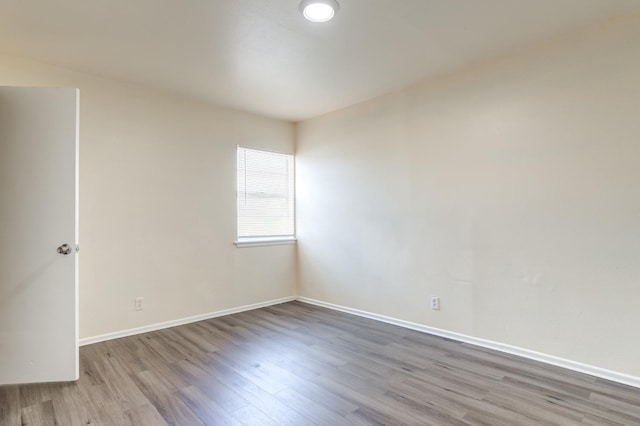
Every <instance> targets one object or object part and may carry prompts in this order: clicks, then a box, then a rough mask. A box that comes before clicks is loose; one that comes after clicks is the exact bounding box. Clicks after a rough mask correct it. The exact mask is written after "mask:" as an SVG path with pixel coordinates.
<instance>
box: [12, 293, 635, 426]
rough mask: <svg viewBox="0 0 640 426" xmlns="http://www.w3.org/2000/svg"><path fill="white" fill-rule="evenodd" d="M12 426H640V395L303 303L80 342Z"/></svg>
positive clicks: (26, 390) (21, 396) (22, 391)
mask: <svg viewBox="0 0 640 426" xmlns="http://www.w3.org/2000/svg"><path fill="white" fill-rule="evenodd" d="M80 366H81V372H80V379H79V380H78V381H77V382H74V383H54V384H41V385H24V386H4V387H0V425H2V426H5V425H7V426H14V425H34V426H35V425H48V424H57V425H70V426H73V425H143V424H144V425H164V424H167V425H199V424H206V425H232V426H233V425H236V426H237V425H296V426H300V425H375V424H381V425H403V424H409V425H461V426H464V425H491V426H496V425H508V426H514V425H540V424H543V425H563V426H565V425H567V426H568V425H618V426H620V425H625V426H626V425H628V426H631V425H635V426H638V425H640V390H639V389H636V388H633V387H629V386H624V385H621V384H619V383H612V382H608V381H606V380H603V379H599V378H595V377H591V376H587V375H584V374H580V373H576V372H573V371H568V370H564V369H562V368H559V367H554V366H550V365H546V364H542V363H539V362H536V361H532V360H528V359H522V358H518V357H516V356H512V355H508V354H504V353H500V352H495V351H492V350H490V349H486V348H480V347H476V346H473V345H469V344H465V343H461V342H456V341H452V340H448V339H444V338H440V337H437V336H432V335H428V334H424V333H420V332H417V331H413V330H408V329H404V328H400V327H396V326H393V325H390V324H386V323H381V322H376V321H373V320H369V319H365V318H361V317H357V316H353V315H349V314H346V313H343V312H336V311H331V310H327V309H324V308H319V307H316V306H312V305H307V304H304V303H300V302H290V303H285V304H281V305H276V306H271V307H267V308H262V309H258V310H254V311H250V312H243V313H239V314H235V315H229V316H225V317H220V318H215V319H211V320H207V321H201V322H198V323H193V324H188V325H184V326H179V327H174V328H171V329H166V330H160V331H157V332H151V333H145V334H141V335H137V336H131V337H126V338H122V339H117V340H112V341H109V342H103V343H97V344H94V345H89V346H85V347H82V348H81V349H80Z"/></svg>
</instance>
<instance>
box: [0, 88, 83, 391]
mask: <svg viewBox="0 0 640 426" xmlns="http://www.w3.org/2000/svg"><path fill="white" fill-rule="evenodd" d="M77 194H78V90H77V89H66V88H64V89H63V88H17V87H0V385H2V384H9V383H33V382H54V381H70V380H76V379H77V378H78V302H77V296H78V270H77V264H78V261H77V255H76V250H75V248H76V244H77V242H78V225H77V223H78V222H77V220H78V196H77Z"/></svg>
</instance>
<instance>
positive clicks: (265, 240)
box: [234, 145, 297, 248]
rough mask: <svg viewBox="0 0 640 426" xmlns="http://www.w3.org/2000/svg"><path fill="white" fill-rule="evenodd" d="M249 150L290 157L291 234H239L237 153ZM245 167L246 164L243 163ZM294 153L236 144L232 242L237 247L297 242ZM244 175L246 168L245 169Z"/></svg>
mask: <svg viewBox="0 0 640 426" xmlns="http://www.w3.org/2000/svg"><path fill="white" fill-rule="evenodd" d="M241 149H243V150H250V151H257V152H264V153H267V154H278V155H284V156H288V157H290V159H291V161H292V165H291V178H292V180H293V182H292V191H291V195H292V198H293V199H292V200H291V202H292V203H293V206H292V209H293V211H292V217H291V220H292V222H293V223H292V227H293V233H292V234H291V235H268V236H253V237H249V236H245V237H241V236H240V182H239V181H238V177H239V176H238V172H239V163H238V155H239V153H240V150H241ZM245 167H246V164H245ZM295 169H296V168H295V155H294V154H287V153H282V152H277V151H270V150H266V149H259V148H248V147H246V146H241V145H237V147H236V240H235V241H234V244H235V245H236V246H237V247H238V248H243V247H261V246H271V245H287V244H295V243H296V242H297V237H296V215H295V211H296V202H295V200H296V194H295V192H296V191H295V189H296V175H295ZM245 175H246V169H245ZM245 193H246V189H245Z"/></svg>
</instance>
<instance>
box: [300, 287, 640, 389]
mask: <svg viewBox="0 0 640 426" xmlns="http://www.w3.org/2000/svg"><path fill="white" fill-rule="evenodd" d="M297 300H298V301H300V302H303V303H308V304H311V305H316V306H321V307H323V308H329V309H333V310H336V311H342V312H346V313H349V314H353V315H357V316H360V317H365V318H369V319H373V320H376V321H381V322H386V323H389V324H393V325H397V326H400V327H404V328H409V329H411V330H416V331H421V332H423V333H428V334H433V335H435V336H440V337H446V338H447V339H452V340H456V341H459V342H464V343H470V344H472V345H476V346H481V347H483V348H488V349H494V350H497V351H500V352H505V353H508V354H512V355H517V356H521V357H523V358H528V359H532V360H535V361H540V362H544V363H546V364H551V365H555V366H558V367H563V368H566V369H568V370H573V371H577V372H580V373H585V374H589V375H591V376H595V377H599V378H602V379H606V380H611V381H612V382H617V383H622V384H625V385H629V386H633V387H636V388H640V377H635V376H631V375H628V374H624V373H619V372H616V371H611V370H607V369H604V368H600V367H595V366H593V365H588V364H583V363H580V362H577V361H571V360H568V359H564V358H560V357H557V356H553V355H548V354H544V353H541V352H536V351H532V350H529V349H524V348H519V347H517V346H511V345H506V344H503V343H498V342H494V341H491V340H485V339H480V338H477V337H473V336H468V335H466V334H461V333H454V332H452V331H447V330H442V329H439V328H434V327H428V326H426V325H422V324H417V323H414V322H410V321H404V320H400V319H397V318H392V317H387V316H384V315H379V314H374V313H371V312H367V311H361V310H359V309H353V308H348V307H346V306H341V305H335V304H333V303H328V302H323V301H321V300H316V299H310V298H308V297H300V296H299V297H297Z"/></svg>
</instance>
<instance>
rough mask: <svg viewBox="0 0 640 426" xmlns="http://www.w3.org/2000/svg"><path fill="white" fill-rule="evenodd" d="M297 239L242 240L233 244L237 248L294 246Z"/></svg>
mask: <svg viewBox="0 0 640 426" xmlns="http://www.w3.org/2000/svg"><path fill="white" fill-rule="evenodd" d="M296 241H297V239H296V238H295V237H282V238H243V239H242V240H240V241H236V242H235V243H234V244H235V245H236V247H238V248H244V247H263V246H280V245H287V244H295V243H296Z"/></svg>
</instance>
